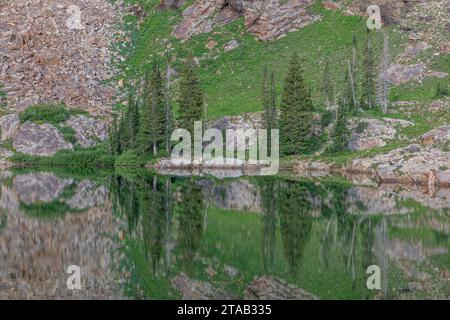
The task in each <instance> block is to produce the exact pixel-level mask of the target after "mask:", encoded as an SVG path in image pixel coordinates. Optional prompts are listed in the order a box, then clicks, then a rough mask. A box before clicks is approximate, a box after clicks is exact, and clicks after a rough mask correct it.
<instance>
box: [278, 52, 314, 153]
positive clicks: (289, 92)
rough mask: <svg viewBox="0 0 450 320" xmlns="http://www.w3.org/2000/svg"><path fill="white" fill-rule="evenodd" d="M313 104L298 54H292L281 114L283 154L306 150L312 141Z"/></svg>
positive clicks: (281, 145)
mask: <svg viewBox="0 0 450 320" xmlns="http://www.w3.org/2000/svg"><path fill="white" fill-rule="evenodd" d="M312 111H313V104H312V100H311V97H310V95H309V90H308V86H307V85H306V84H305V81H304V79H303V75H302V69H301V67H300V62H299V60H298V56H297V55H296V54H294V55H293V56H292V59H291V62H290V66H289V70H288V74H287V76H286V79H285V83H284V90H283V96H282V100H281V115H280V121H279V126H280V148H281V153H282V154H283V155H292V154H298V153H300V152H305V151H306V150H307V149H308V148H309V144H310V142H311V127H312V119H313V116H312Z"/></svg>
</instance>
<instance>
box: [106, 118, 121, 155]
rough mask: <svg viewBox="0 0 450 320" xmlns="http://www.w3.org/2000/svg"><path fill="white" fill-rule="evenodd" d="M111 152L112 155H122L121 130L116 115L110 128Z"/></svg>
mask: <svg viewBox="0 0 450 320" xmlns="http://www.w3.org/2000/svg"><path fill="white" fill-rule="evenodd" d="M109 151H110V153H111V154H112V155H118V154H119V153H120V141H119V129H118V127H117V115H116V114H114V118H113V123H112V124H111V127H110V128H109Z"/></svg>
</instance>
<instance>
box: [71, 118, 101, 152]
mask: <svg viewBox="0 0 450 320" xmlns="http://www.w3.org/2000/svg"><path fill="white" fill-rule="evenodd" d="M66 125H68V126H69V127H71V128H72V129H74V130H75V132H76V134H75V137H76V139H77V143H78V144H79V145H80V146H81V147H83V148H88V147H93V146H95V145H96V144H97V142H98V141H105V139H106V138H107V137H108V125H107V124H106V123H105V122H103V121H100V120H97V119H94V118H89V117H86V116H84V115H78V116H72V117H70V119H69V120H67V122H66Z"/></svg>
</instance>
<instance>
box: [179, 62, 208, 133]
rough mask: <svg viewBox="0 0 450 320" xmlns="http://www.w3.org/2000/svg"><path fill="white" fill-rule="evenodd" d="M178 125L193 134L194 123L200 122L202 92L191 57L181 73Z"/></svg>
mask: <svg viewBox="0 0 450 320" xmlns="http://www.w3.org/2000/svg"><path fill="white" fill-rule="evenodd" d="M178 104H179V112H178V113H179V119H178V120H179V125H180V127H181V128H183V129H186V130H189V132H190V133H191V135H193V132H194V122H195V121H201V120H202V115H203V111H204V110H203V92H202V88H201V84H200V79H199V77H198V74H197V67H196V65H195V62H194V59H193V57H192V56H189V57H188V59H187V61H186V64H185V66H184V69H183V71H182V73H181V80H180V88H179V99H178Z"/></svg>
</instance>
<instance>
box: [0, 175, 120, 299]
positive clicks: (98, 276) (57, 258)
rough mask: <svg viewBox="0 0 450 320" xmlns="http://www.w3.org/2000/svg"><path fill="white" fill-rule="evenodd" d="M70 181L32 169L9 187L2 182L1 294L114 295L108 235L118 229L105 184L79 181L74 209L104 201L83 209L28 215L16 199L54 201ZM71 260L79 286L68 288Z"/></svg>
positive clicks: (109, 238) (40, 296) (49, 297)
mask: <svg viewBox="0 0 450 320" xmlns="http://www.w3.org/2000/svg"><path fill="white" fill-rule="evenodd" d="M36 177H39V178H43V177H45V178H44V179H42V180H38V179H36ZM30 181H31V182H30ZM68 181H70V180H65V179H59V178H57V177H56V176H54V175H51V174H33V175H24V176H17V177H16V178H15V179H14V183H13V188H8V187H6V186H5V185H3V186H2V188H1V198H0V207H1V208H5V209H6V210H4V211H5V212H6V215H7V223H6V226H5V227H4V229H3V230H2V233H1V235H0V288H2V289H0V299H5V298H8V299H9V298H31V299H33V298H43V299H53V298H75V299H76V298H95V299H108V298H115V297H117V295H116V294H117V292H118V291H117V288H116V286H115V284H114V281H113V279H114V275H113V270H112V258H113V256H112V253H113V249H114V242H113V240H112V239H113V237H112V236H113V235H114V234H117V230H118V221H117V220H116V218H115V217H114V216H113V215H112V214H111V207H110V204H109V202H108V200H107V195H106V191H105V189H104V188H103V189H102V187H97V188H95V185H94V184H93V183H92V182H88V181H83V182H82V183H80V185H79V186H78V187H77V189H76V190H77V191H76V192H75V195H74V196H73V197H72V198H71V199H69V200H68V203H69V204H71V203H72V204H73V205H74V207H76V208H88V207H90V206H91V205H94V204H95V205H96V206H102V207H93V208H91V209H88V210H87V211H85V212H84V213H73V214H67V215H65V216H62V217H61V218H56V219H51V220H48V219H37V218H33V217H30V216H27V215H25V214H24V213H23V212H21V211H20V209H19V208H20V205H19V204H20V201H19V199H20V200H22V201H31V202H32V201H52V200H54V198H53V197H57V196H58V195H59V194H60V193H61V192H62V190H63V189H64V187H63V186H65V185H67V183H69V182H68ZM33 186H35V187H36V189H33ZM46 187H48V189H47V191H46V190H45V188H46ZM40 190H42V193H41V194H40V193H38V192H40ZM69 265H78V266H80V268H81V280H82V285H83V290H81V291H78V292H73V291H70V290H68V289H67V286H66V281H67V278H68V276H69V275H68V274H66V270H67V267H68V266H69Z"/></svg>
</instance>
